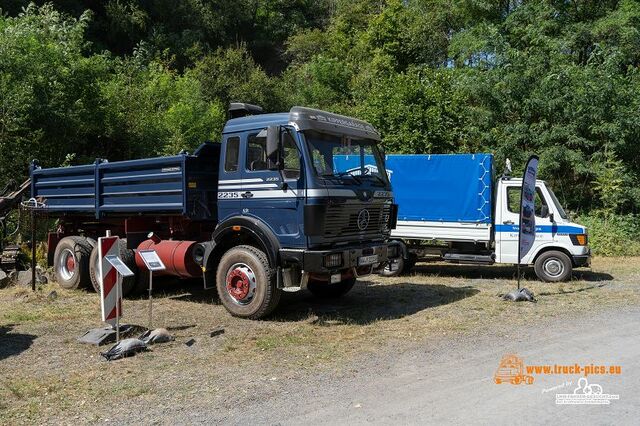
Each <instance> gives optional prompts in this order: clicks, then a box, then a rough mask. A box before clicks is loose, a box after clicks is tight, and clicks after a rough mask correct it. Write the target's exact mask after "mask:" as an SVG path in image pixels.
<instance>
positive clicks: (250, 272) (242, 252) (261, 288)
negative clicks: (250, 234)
mask: <svg viewBox="0 0 640 426" xmlns="http://www.w3.org/2000/svg"><path fill="white" fill-rule="evenodd" d="M216 288H217V290H218V295H219V296H220V301H221V302H222V304H223V305H224V307H225V308H226V309H227V311H229V313H230V314H231V315H233V316H235V317H240V318H249V319H259V318H262V317H264V316H267V315H269V314H270V313H271V312H273V310H274V309H275V308H276V307H277V306H278V303H279V302H280V296H281V293H282V291H281V290H280V289H279V288H278V283H277V279H276V271H275V269H273V268H272V267H271V265H269V260H268V259H267V255H266V254H265V253H264V252H263V251H262V250H259V249H257V248H255V247H253V246H247V245H242V246H237V247H233V248H232V249H230V250H229V251H227V252H226V253H225V254H224V255H223V256H222V258H221V259H220V262H219V263H218V270H217V273H216Z"/></svg>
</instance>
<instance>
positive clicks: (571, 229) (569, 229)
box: [496, 225, 584, 234]
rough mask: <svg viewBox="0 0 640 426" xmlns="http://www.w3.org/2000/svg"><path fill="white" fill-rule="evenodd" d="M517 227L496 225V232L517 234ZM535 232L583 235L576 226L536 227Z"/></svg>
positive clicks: (582, 231)
mask: <svg viewBox="0 0 640 426" xmlns="http://www.w3.org/2000/svg"><path fill="white" fill-rule="evenodd" d="M518 228H519V226H518V225H496V232H518ZM536 232H538V233H542V234H545V233H547V234H548V233H551V234H583V233H584V230H583V229H582V228H578V227H577V226H567V225H536Z"/></svg>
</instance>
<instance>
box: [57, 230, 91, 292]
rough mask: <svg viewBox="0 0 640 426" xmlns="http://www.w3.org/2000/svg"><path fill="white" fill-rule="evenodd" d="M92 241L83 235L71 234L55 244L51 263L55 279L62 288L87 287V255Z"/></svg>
mask: <svg viewBox="0 0 640 426" xmlns="http://www.w3.org/2000/svg"><path fill="white" fill-rule="evenodd" d="M92 242H94V241H93V240H89V239H87V238H85V237H79V236H73V237H65V238H63V239H62V240H60V242H59V243H58V245H57V246H56V251H55V254H54V255H53V265H54V271H55V275H56V281H57V282H58V284H60V286H61V287H62V288H66V289H76V288H78V287H88V286H89V284H90V283H91V278H90V277H89V256H90V255H91V250H92V249H93V246H92V245H91V243H92Z"/></svg>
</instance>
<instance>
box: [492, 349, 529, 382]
mask: <svg viewBox="0 0 640 426" xmlns="http://www.w3.org/2000/svg"><path fill="white" fill-rule="evenodd" d="M493 381H494V382H496V383H497V384H501V383H511V384H512V385H519V384H522V383H526V384H528V385H530V384H532V383H533V376H529V375H526V374H524V362H523V361H522V359H521V358H520V357H519V356H517V355H513V354H507V355H505V356H503V357H502V360H500V365H499V366H498V369H497V370H496V372H495V374H494V375H493Z"/></svg>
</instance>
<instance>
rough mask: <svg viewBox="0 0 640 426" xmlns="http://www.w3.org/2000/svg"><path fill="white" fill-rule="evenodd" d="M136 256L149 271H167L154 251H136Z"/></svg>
mask: <svg viewBox="0 0 640 426" xmlns="http://www.w3.org/2000/svg"><path fill="white" fill-rule="evenodd" d="M138 254H139V255H140V257H141V258H142V261H143V262H144V264H145V265H146V266H147V269H149V270H150V271H164V270H165V269H167V268H166V266H164V263H162V260H160V256H158V253H156V251H155V250H138Z"/></svg>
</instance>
